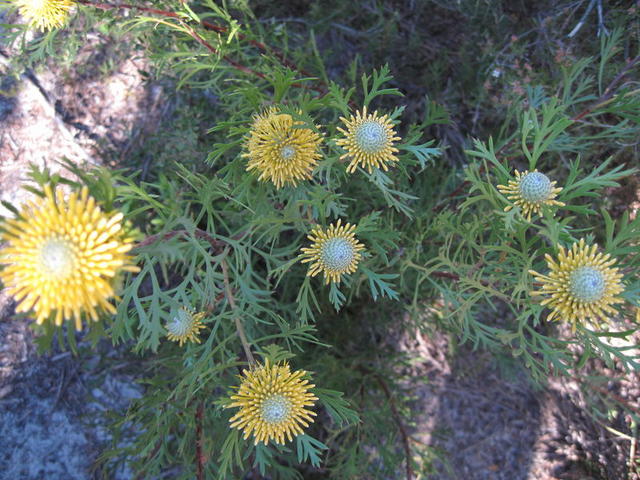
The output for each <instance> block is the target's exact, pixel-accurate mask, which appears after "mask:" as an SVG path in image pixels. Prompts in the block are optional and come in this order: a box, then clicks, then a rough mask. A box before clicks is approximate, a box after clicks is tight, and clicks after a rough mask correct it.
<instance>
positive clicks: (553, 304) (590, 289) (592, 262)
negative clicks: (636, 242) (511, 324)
mask: <svg viewBox="0 0 640 480" xmlns="http://www.w3.org/2000/svg"><path fill="white" fill-rule="evenodd" d="M597 250H598V246H597V245H592V246H591V247H589V246H587V245H585V242H584V239H581V240H580V241H579V242H577V243H574V244H573V246H572V247H571V249H570V250H568V251H565V249H564V248H562V247H561V246H558V260H557V261H554V260H553V259H552V258H551V256H550V255H548V254H547V255H546V257H545V258H546V260H547V265H548V267H549V269H550V272H549V274H548V275H542V274H540V273H538V272H535V271H533V270H530V271H529V273H531V274H532V275H533V276H534V277H535V279H536V280H537V281H538V282H541V283H542V289H541V290H540V291H537V292H531V295H545V296H548V298H546V299H545V300H543V301H542V305H548V306H549V308H551V310H552V312H551V313H550V314H549V316H548V317H547V319H548V320H554V319H555V320H565V321H568V322H571V324H572V327H573V328H574V329H575V327H576V324H577V323H578V322H585V321H587V320H588V319H591V320H592V321H593V322H594V323H598V322H599V320H602V321H606V320H607V314H612V313H615V311H616V310H615V309H614V308H613V307H611V305H613V304H615V303H620V302H622V299H620V298H618V297H616V295H618V294H619V293H622V291H623V290H624V287H623V285H622V281H621V280H622V275H621V274H620V273H619V272H618V269H617V268H611V265H613V264H614V263H615V259H613V260H610V259H609V258H610V255H605V254H602V253H596V252H597Z"/></svg>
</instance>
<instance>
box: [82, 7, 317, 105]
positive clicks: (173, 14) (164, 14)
mask: <svg viewBox="0 0 640 480" xmlns="http://www.w3.org/2000/svg"><path fill="white" fill-rule="evenodd" d="M78 2H79V3H81V4H83V5H87V6H90V7H94V8H98V9H100V10H117V9H126V10H138V11H141V12H146V13H150V14H153V15H158V16H161V17H165V18H174V19H176V20H178V21H179V22H180V24H181V26H182V27H183V28H184V29H185V31H186V32H187V33H188V34H189V36H191V38H193V39H194V40H195V41H196V42H198V43H199V44H200V45H202V46H203V47H205V48H206V49H207V50H209V51H210V52H211V53H212V54H214V55H218V54H219V53H220V52H219V50H218V49H217V48H215V47H214V46H213V45H211V44H210V43H209V42H207V41H206V40H205V39H204V38H203V37H202V36H201V35H200V34H198V33H197V32H196V31H195V30H194V29H193V28H192V27H190V26H188V25H187V24H186V23H185V22H184V18H185V17H184V16H183V15H180V14H178V13H177V12H170V11H167V10H161V9H158V8H152V7H144V6H140V5H131V4H129V3H101V2H91V1H89V0H78ZM200 25H202V26H203V27H204V28H206V29H207V30H212V31H214V32H218V33H227V32H228V31H229V29H228V28H227V27H223V26H220V25H216V24H214V23H211V22H208V21H206V20H200ZM237 36H238V38H239V39H240V40H246V41H247V42H248V43H249V44H250V45H252V46H254V47H256V48H258V49H259V50H261V51H263V52H266V53H270V54H272V55H273V56H274V57H276V58H277V59H278V61H279V62H280V63H281V64H282V65H283V66H285V67H287V68H290V69H292V70H295V71H297V72H299V73H300V74H302V75H304V76H307V77H314V75H312V74H311V73H309V72H307V71H306V70H304V69H302V68H299V67H298V66H297V65H296V64H295V63H293V62H292V61H290V60H288V59H287V58H285V56H284V54H283V53H282V52H280V51H279V50H277V49H275V48H272V47H269V46H267V45H265V44H264V43H262V42H258V41H257V40H252V39H248V38H247V37H246V35H244V34H242V33H238V35H237ZM222 59H223V60H224V61H225V62H227V63H228V64H229V65H231V66H232V67H234V68H235V69H237V70H240V71H241V72H243V73H247V74H249V75H253V76H256V77H258V78H262V79H265V78H266V75H265V74H264V73H262V72H258V71H256V70H253V69H251V68H249V67H247V66H245V65H243V64H241V63H239V62H237V61H236V60H233V59H232V58H230V57H229V56H228V55H222ZM317 82H319V83H320V84H322V87H320V86H317V85H305V84H302V83H298V82H296V83H292V84H291V86H292V87H296V88H304V89H307V90H313V91H316V92H318V93H320V94H322V95H324V94H326V93H327V85H326V84H325V83H324V82H323V81H322V80H317Z"/></svg>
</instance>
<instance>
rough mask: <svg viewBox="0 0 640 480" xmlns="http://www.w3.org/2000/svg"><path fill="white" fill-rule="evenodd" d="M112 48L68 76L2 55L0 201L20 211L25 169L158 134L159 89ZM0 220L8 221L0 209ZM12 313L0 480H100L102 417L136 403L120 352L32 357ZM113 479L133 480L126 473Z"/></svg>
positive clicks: (0, 314)
mask: <svg viewBox="0 0 640 480" xmlns="http://www.w3.org/2000/svg"><path fill="white" fill-rule="evenodd" d="M109 42H110V40H109V39H108V38H105V37H103V36H101V35H99V34H96V33H93V34H90V35H89V36H88V38H87V42H86V44H85V46H84V47H83V50H82V52H81V53H80V56H79V58H78V60H77V62H78V63H77V64H76V65H74V68H72V69H71V71H70V72H64V71H62V70H61V69H60V67H58V66H57V65H55V64H53V63H52V64H51V65H49V68H47V69H43V70H42V71H38V72H32V71H29V70H26V71H24V70H23V69H22V68H21V67H19V66H16V64H15V63H14V58H13V55H16V52H14V51H11V50H10V48H8V47H7V46H3V47H1V48H0V94H1V95H0V200H3V201H7V202H9V203H11V204H13V205H14V206H16V207H19V206H20V205H21V204H23V203H24V202H25V201H27V200H28V199H29V198H30V194H29V193H28V192H27V191H25V190H24V189H23V188H22V187H23V186H24V185H25V184H26V182H27V178H26V177H27V175H26V174H27V171H28V169H29V164H35V165H36V166H38V167H41V168H42V167H47V168H49V169H50V170H51V171H52V172H61V171H62V167H61V165H60V164H59V163H58V161H59V160H60V159H62V158H67V159H69V160H71V161H72V162H74V163H76V164H77V165H112V164H114V163H116V162H118V161H120V160H123V159H125V158H126V155H127V154H128V153H129V152H130V151H131V150H132V149H133V148H135V147H136V146H137V143H136V142H138V141H142V140H143V139H144V136H145V135H146V134H147V133H148V132H149V131H151V130H152V129H153V128H154V127H155V126H156V125H157V123H158V122H159V119H160V117H161V115H162V114H163V112H164V111H165V110H164V109H163V108H164V107H163V102H162V100H163V99H162V89H161V88H160V86H159V85H154V84H149V83H147V82H146V80H145V79H144V76H143V75H142V74H141V70H144V69H145V68H146V60H144V59H143V58H137V57H135V56H133V55H130V56H123V55H121V54H120V52H117V51H116V50H115V49H113V48H111V46H110V45H109ZM105 65H113V67H112V68H105ZM80 67H81V68H80ZM66 175H68V173H66ZM0 215H5V216H7V215H9V216H10V215H12V214H11V213H10V211H9V210H7V209H6V208H4V207H3V206H0ZM13 307H14V305H13V303H12V301H11V299H10V298H9V297H8V295H7V294H6V292H4V291H0V479H2V480H16V479H20V480H39V479H43V478H47V479H62V478H64V479H78V480H86V479H89V478H98V477H96V476H95V473H94V472H93V469H94V462H95V460H96V458H97V455H98V454H99V453H100V451H101V450H102V449H103V448H104V447H105V445H106V444H107V443H108V442H109V440H110V437H109V435H108V433H107V429H106V425H105V423H104V421H103V420H100V418H101V415H100V413H102V412H105V411H111V412H121V413H124V412H125V411H126V409H127V407H128V405H129V402H130V401H131V400H132V399H134V398H137V397H139V396H140V395H141V389H140V388H139V387H138V386H137V385H136V384H135V378H134V377H133V376H132V375H130V374H127V373H125V372H124V371H123V369H122V368H121V367H122V365H120V368H111V367H109V366H108V365H113V363H114V362H113V360H114V359H115V358H116V357H117V356H118V355H124V352H123V351H117V350H114V349H113V348H111V347H109V346H106V345H103V346H102V347H101V349H100V350H99V351H94V350H92V349H91V348H89V346H88V345H85V344H82V343H81V344H80V345H81V349H80V354H79V355H78V356H76V355H72V354H71V352H61V351H55V350H54V352H52V353H50V354H47V355H44V356H40V355H37V353H36V351H35V350H36V349H35V346H34V335H33V332H32V330H31V329H30V327H29V325H30V322H31V320H28V319H25V318H19V317H15V316H13ZM109 359H111V360H109ZM105 362H106V364H107V366H105V365H104V364H105ZM125 363H126V362H125ZM114 475H115V476H112V477H109V478H110V480H126V479H130V478H131V477H132V475H131V472H128V471H127V470H126V469H121V470H120V471H117V472H115V473H114Z"/></svg>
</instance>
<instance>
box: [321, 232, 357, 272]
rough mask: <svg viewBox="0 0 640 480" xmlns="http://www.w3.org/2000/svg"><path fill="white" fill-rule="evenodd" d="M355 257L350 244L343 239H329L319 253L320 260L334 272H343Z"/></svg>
mask: <svg viewBox="0 0 640 480" xmlns="http://www.w3.org/2000/svg"><path fill="white" fill-rule="evenodd" d="M354 256H355V251H354V248H353V245H351V242H349V241H348V240H347V239H345V238H330V239H329V240H327V241H326V242H324V245H322V250H321V251H320V259H321V260H322V261H323V262H324V264H325V265H326V266H327V267H328V268H329V269H330V270H335V271H342V270H345V269H346V268H347V267H348V266H349V265H351V262H352V261H353V257H354Z"/></svg>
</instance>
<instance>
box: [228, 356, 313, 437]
mask: <svg viewBox="0 0 640 480" xmlns="http://www.w3.org/2000/svg"><path fill="white" fill-rule="evenodd" d="M242 373H243V375H244V378H242V377H240V378H241V379H242V383H241V384H240V387H236V388H237V389H238V392H237V393H236V394H235V395H232V396H231V400H232V402H231V403H230V404H228V405H226V406H225V408H234V407H240V410H239V411H238V413H236V414H235V415H234V416H233V417H231V418H230V419H229V423H230V424H231V428H236V429H238V430H242V431H243V432H244V435H243V437H244V439H245V440H246V439H247V438H249V436H250V435H251V434H253V437H254V445H257V444H258V443H260V442H262V443H264V444H265V445H266V444H267V443H268V442H269V441H270V440H273V441H275V442H276V443H279V444H284V442H285V437H286V439H287V440H288V441H289V442H290V441H291V440H293V437H295V436H297V435H299V434H301V433H302V432H303V428H307V427H308V426H309V424H311V423H313V420H314V419H313V417H315V416H316V414H315V413H314V412H312V411H311V410H307V408H305V407H311V406H313V405H314V403H315V401H316V400H318V398H317V397H316V396H314V395H313V394H312V393H311V392H309V389H311V388H313V387H314V386H315V385H310V384H309V381H308V380H303V379H302V377H304V376H305V375H306V374H307V372H305V371H304V370H297V371H295V372H293V373H292V372H291V371H290V370H289V365H288V364H287V363H284V364H281V365H271V364H270V363H269V360H267V361H266V362H265V364H264V365H257V366H254V367H252V368H251V369H249V370H243V371H242Z"/></svg>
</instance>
